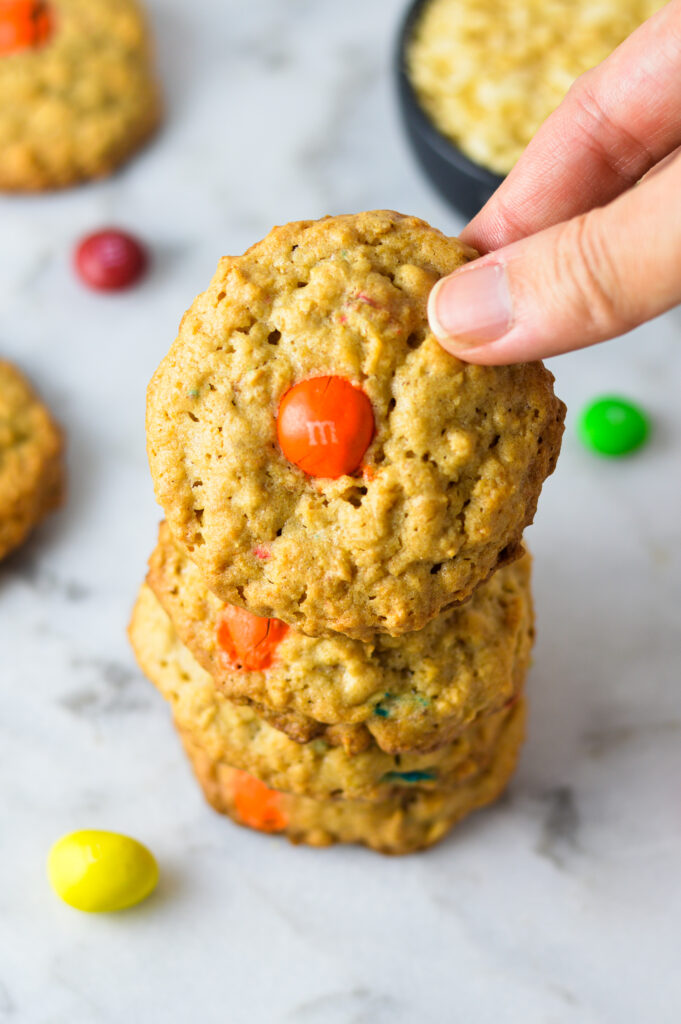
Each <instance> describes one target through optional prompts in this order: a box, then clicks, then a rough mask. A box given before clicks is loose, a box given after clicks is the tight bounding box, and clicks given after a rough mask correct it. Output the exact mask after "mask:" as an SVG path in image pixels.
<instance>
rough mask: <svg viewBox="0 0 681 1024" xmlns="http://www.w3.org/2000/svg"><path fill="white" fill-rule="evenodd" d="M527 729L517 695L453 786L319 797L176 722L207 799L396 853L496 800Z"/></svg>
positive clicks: (301, 833)
mask: <svg viewBox="0 0 681 1024" xmlns="http://www.w3.org/2000/svg"><path fill="white" fill-rule="evenodd" d="M524 734H525V702H524V701H523V700H521V701H519V702H518V703H517V704H516V705H515V707H514V709H513V712H512V714H511V715H510V717H509V719H508V721H507V723H506V725H505V726H504V729H503V730H502V732H501V735H500V736H499V739H498V742H497V745H496V748H495V750H494V753H493V755H492V759H491V761H490V762H489V764H488V765H487V767H486V768H485V769H484V770H483V771H482V772H481V773H480V774H478V775H475V776H474V777H473V778H471V779H469V780H467V781H464V782H462V783H461V784H460V785H457V786H453V787H451V788H450V789H439V790H437V789H436V790H433V791H431V792H423V791H418V790H411V791H409V792H404V793H402V794H398V795H395V796H391V797H388V798H387V799H385V800H382V801H380V802H378V803H371V802H369V801H366V800H316V799H314V798H312V797H308V796H294V795H292V794H290V793H281V792H279V791H277V790H274V789H269V788H268V787H267V786H265V785H264V783H262V782H260V781H259V780H258V779H255V778H254V777H253V776H251V775H248V774H247V773H245V772H243V771H239V770H238V769H234V768H232V767H230V766H229V765H228V764H227V763H226V762H224V761H216V760H214V759H213V758H212V757H211V755H210V754H209V753H208V752H207V751H206V750H205V749H204V748H203V747H202V746H201V743H200V741H197V739H196V738H195V737H194V735H193V734H192V733H191V732H185V731H184V730H182V729H181V730H180V736H181V738H182V742H183V744H184V747H185V750H186V752H187V754H188V756H189V759H190V761H191V763H192V767H193V769H194V772H195V774H196V776H197V778H198V780H199V783H200V785H201V788H202V790H203V793H204V796H205V797H206V800H207V801H208V803H210V804H211V805H212V806H213V807H214V808H215V810H216V811H219V812H220V813H221V814H227V815H229V817H230V818H232V820H233V821H235V822H237V823H238V824H239V825H245V826H247V827H248V828H253V829H257V830H258V831H261V832H271V833H276V832H278V833H282V834H284V835H286V836H287V838H288V839H290V840H291V841H292V842H293V843H307V844H308V845H310V846H329V845H331V844H332V843H363V844H364V845H365V846H369V847H371V848H372V849H373V850H377V851H378V852H379V853H393V854H398V853H414V852H416V851H417V850H422V849H425V848H426V847H428V846H432V845H433V844H434V843H437V842H438V841H439V840H440V839H442V838H444V836H445V835H446V834H447V832H448V831H449V830H450V829H451V828H452V827H453V826H454V825H455V824H456V823H457V822H458V821H460V820H461V819H462V818H464V817H465V816H466V815H467V814H470V813H471V812H472V811H475V810H477V809H478V808H480V807H483V806H484V805H485V804H489V803H491V802H492V801H493V800H496V799H497V797H498V796H500V794H501V793H502V792H503V790H504V789H505V788H506V786H507V784H508V782H509V780H510V777H511V775H512V774H513V771H514V769H515V765H516V761H517V757H518V752H519V750H520V746H521V744H522V741H523V738H524Z"/></svg>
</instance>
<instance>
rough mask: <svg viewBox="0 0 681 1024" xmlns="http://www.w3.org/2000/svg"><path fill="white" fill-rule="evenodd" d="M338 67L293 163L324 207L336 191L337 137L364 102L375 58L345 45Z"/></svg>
mask: <svg viewBox="0 0 681 1024" xmlns="http://www.w3.org/2000/svg"><path fill="white" fill-rule="evenodd" d="M338 59H339V62H340V70H339V72H338V77H337V81H336V83H335V86H334V88H333V90H332V91H331V95H330V97H329V106H328V115H327V117H326V120H325V121H324V123H323V125H321V126H317V129H316V131H315V134H314V136H313V137H312V138H309V139H308V140H307V142H304V143H303V144H302V146H301V148H300V149H299V151H298V155H297V159H296V162H297V163H298V164H299V167H300V172H301V175H302V176H303V177H304V178H307V179H308V180H309V179H311V183H312V185H313V187H314V188H315V189H316V190H317V194H318V196H319V199H320V202H321V203H322V205H323V206H324V208H325V209H327V210H328V211H329V213H331V212H340V211H337V210H335V203H336V197H337V190H336V189H335V188H334V183H333V179H334V172H335V173H336V174H337V173H338V162H337V158H338V149H339V139H341V138H342V136H343V135H344V133H345V132H346V131H347V130H348V129H349V128H351V125H352V119H353V117H354V115H355V113H356V112H357V110H358V109H359V107H360V105H361V104H362V103H363V102H365V99H366V95H367V93H368V92H370V90H371V86H372V85H373V83H374V81H375V80H376V78H377V77H378V75H379V72H380V68H379V67H378V66H377V64H376V60H375V57H374V55H373V54H372V53H370V52H369V51H367V50H364V49H361V48H360V47H359V46H346V47H343V48H342V49H341V50H339V52H338Z"/></svg>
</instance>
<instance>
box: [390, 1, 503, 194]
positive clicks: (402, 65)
mask: <svg viewBox="0 0 681 1024" xmlns="http://www.w3.org/2000/svg"><path fill="white" fill-rule="evenodd" d="M428 3H430V0H412V2H411V3H410V4H409V5H408V6H407V9H406V11H405V13H404V15H403V17H402V20H401V23H400V27H399V30H398V34H397V49H396V51H395V65H396V69H397V84H398V88H399V91H400V95H401V98H402V101H403V103H404V104H405V106H406V108H407V116H408V117H411V118H412V119H413V120H414V121H415V122H416V125H417V127H418V130H419V133H420V134H421V135H422V136H424V137H425V140H426V141H427V143H428V144H429V145H430V147H431V149H433V150H435V152H436V153H437V154H438V155H439V156H440V157H442V159H443V160H446V161H447V162H448V163H450V164H452V165H453V166H454V167H456V168H457V170H459V171H461V172H463V173H465V174H468V175H469V177H471V178H474V179H475V180H476V181H477V182H479V183H480V184H481V185H483V186H485V187H486V188H489V189H490V190H491V191H495V190H496V189H497V188H498V187H499V185H501V183H502V181H503V180H504V175H500V174H497V173H495V172H494V171H491V170H490V169H489V168H488V167H484V166H483V165H482V164H478V163H476V162H475V160H471V158H470V157H468V156H466V154H465V153H463V152H462V150H460V149H459V148H458V146H456V145H455V143H453V142H452V140H451V139H449V138H448V137H447V136H446V135H444V134H443V133H442V132H441V131H440V130H439V129H438V128H436V126H435V124H434V123H433V121H432V120H431V118H430V117H429V116H428V114H427V113H426V111H425V110H424V108H423V107H422V106H421V102H420V100H419V98H418V95H417V92H416V89H415V88H414V86H413V85H412V81H411V79H410V77H409V73H408V71H407V46H408V43H409V41H410V39H411V36H412V33H413V31H414V26H415V25H416V22H417V20H418V18H419V16H420V14H421V9H422V8H423V7H425V6H426V4H428Z"/></svg>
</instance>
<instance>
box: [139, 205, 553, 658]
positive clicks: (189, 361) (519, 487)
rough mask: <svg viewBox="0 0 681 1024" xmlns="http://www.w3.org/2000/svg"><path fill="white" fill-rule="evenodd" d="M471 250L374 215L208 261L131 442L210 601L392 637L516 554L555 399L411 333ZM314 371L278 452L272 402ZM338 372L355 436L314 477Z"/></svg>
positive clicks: (336, 429) (312, 627) (336, 425)
mask: <svg viewBox="0 0 681 1024" xmlns="http://www.w3.org/2000/svg"><path fill="white" fill-rule="evenodd" d="M472 255H473V253H472V251H471V250H468V249H466V248H465V247H464V246H463V245H462V244H461V243H459V242H458V240H456V239H451V238H446V237H445V236H444V235H442V234H441V233H440V232H438V231H436V230H435V229H433V228H431V227H430V226H429V225H427V224H425V223H424V222H423V221H419V220H417V219H416V218H413V217H403V216H401V215H399V214H395V213H392V212H389V211H374V212H371V213H364V214H358V215H356V216H347V217H333V218H327V219H325V220H322V221H317V222H301V223H298V224H290V225H287V226H286V227H283V228H276V229H274V231H272V232H271V233H270V235H268V236H267V238H265V239H264V240H263V241H262V242H259V243H258V244H257V245H254V246H253V247H252V248H251V249H249V250H248V252H247V253H245V254H244V255H243V256H241V257H236V258H232V257H226V258H225V259H223V260H222V261H221V263H220V266H219V269H218V272H217V274H216V275H215V277H214V278H213V281H212V283H211V285H210V287H209V288H208V290H207V291H206V292H205V293H204V294H203V295H201V296H199V298H198V299H197V300H196V301H195V303H194V305H193V306H192V308H191V309H190V310H189V312H188V313H187V314H186V315H185V317H184V319H183V321H182V325H181V328H180V334H179V337H178V339H177V341H176V342H175V344H174V345H173V346H172V348H171V350H170V352H169V354H168V356H167V357H166V359H165V360H164V361H163V362H162V364H161V366H160V367H159V369H158V371H157V372H156V374H155V376H154V378H153V380H152V382H151V384H150V387H149V397H148V407H147V410H148V411H147V434H148V451H149V458H150V463H151V469H152V475H153V477H154V484H155V490H156V496H157V498H158V500H159V502H160V504H161V506H162V507H163V509H164V511H165V513H166V517H167V520H168V523H169V526H170V529H171V531H172V533H173V535H174V537H175V539H176V540H177V541H178V542H179V543H180V544H181V545H183V546H184V548H185V549H186V550H187V551H188V552H189V553H190V555H191V557H192V559H194V560H195V561H196V563H197V565H198V566H199V567H200V569H201V572H202V574H203V575H204V578H205V579H206V582H207V583H208V585H209V586H210V587H211V589H212V590H214V591H215V592H216V593H217V594H218V595H219V596H220V597H221V598H222V599H223V600H225V601H227V602H230V603H232V604H237V605H242V606H244V607H247V608H249V609H250V610H251V611H253V612H255V613H256V614H258V615H263V616H272V617H276V618H279V619H282V620H284V621H285V622H287V623H289V624H291V625H293V626H296V627H297V628H298V629H300V630H301V631H303V632H306V633H308V634H310V635H312V636H319V635H324V634H327V635H328V634H329V633H331V632H334V631H336V632H340V633H344V634H346V635H348V636H353V637H357V638H361V639H369V638H370V637H371V636H372V635H373V634H374V633H376V632H382V633H388V634H391V635H401V634H403V633H406V632H409V631H411V630H415V629H420V628H421V627H423V626H424V625H425V624H426V623H427V622H428V621H429V620H430V619H432V618H433V617H434V616H435V615H436V614H437V613H438V612H439V611H441V610H443V609H445V608H447V607H451V606H453V605H454V604H456V603H458V602H460V601H462V600H463V599H465V598H467V597H468V596H469V595H470V594H471V592H472V591H473V589H474V588H475V587H476V586H477V585H478V584H479V583H480V582H481V581H482V580H484V579H485V578H486V577H487V576H488V575H489V574H490V573H491V572H492V571H493V570H494V569H496V568H497V567H498V566H499V564H500V563H501V562H503V561H504V560H505V559H507V558H509V557H511V556H513V555H514V554H515V553H516V552H517V550H518V545H519V543H520V539H521V535H522V531H523V528H524V527H525V525H527V523H529V522H531V521H532V518H533V515H534V512H535V508H536V503H537V499H538V496H539V491H540V489H541V484H542V482H543V480H544V478H545V477H546V476H547V474H548V473H550V472H551V471H552V470H553V467H554V465H555V460H556V458H557V454H558V449H559V447H560V438H561V435H562V429H563V426H562V421H563V416H564V407H563V405H562V403H561V402H559V401H558V400H557V399H556V398H555V396H554V394H553V388H552V382H553V378H552V376H551V374H550V373H549V372H548V371H547V370H546V369H545V368H544V367H543V366H542V365H541V364H539V363H532V364H525V365H519V366H507V367H482V366H473V365H467V364H464V363H461V362H459V361H458V360H457V359H455V358H454V357H452V356H450V355H448V354H447V353H446V352H444V351H443V349H442V348H441V347H440V346H439V345H438V344H437V342H436V341H435V338H434V337H433V336H432V334H431V333H430V332H429V329H428V325H427V318H426V303H427V298H428V293H429V291H430V289H431V287H432V285H433V284H434V282H435V281H436V280H437V279H438V278H439V277H440V276H442V275H443V274H445V273H447V272H449V271H451V270H452V269H454V268H455V267H457V266H460V265H461V264H462V263H464V262H465V261H466V260H467V259H469V258H470V257H471V256H472ZM320 379H321V380H323V381H332V382H335V383H333V384H330V385H329V393H332V394H333V395H334V401H333V404H332V408H330V409H329V410H328V412H327V413H324V411H323V405H320V404H319V403H320V402H323V398H324V392H325V388H326V386H327V385H326V384H324V387H322V388H321V389H318V392H317V393H316V394H315V395H309V396H308V398H309V399H310V401H309V403H308V408H309V409H310V410H311V412H310V417H309V418H308V419H307V420H306V419H305V408H304V407H303V406H301V407H300V408H301V409H302V412H300V415H301V416H302V420H300V421H299V423H298V427H299V428H300V430H299V435H298V436H297V437H294V436H293V434H294V427H295V424H294V425H293V426H292V425H291V424H290V423H288V422H287V423H286V425H285V430H284V434H285V435H286V437H287V438H288V441H294V442H295V444H288V445H287V444H286V442H284V445H283V447H282V430H281V422H278V416H279V413H280V409H281V405H282V399H284V397H285V396H288V395H289V393H290V392H291V389H293V388H294V387H298V386H299V385H300V384H301V383H304V382H309V381H311V380H314V381H319V380H320ZM339 381H341V382H345V383H346V384H348V385H350V386H351V388H353V389H355V390H356V391H358V392H361V393H362V395H364V396H365V397H366V399H368V401H369V403H370V407H371V411H372V415H373V421H374V422H373V434H372V439H371V442H370V443H369V445H368V447H367V448H366V450H365V452H364V454H363V456H362V457H361V462H360V466H359V469H357V470H354V471H353V472H352V473H345V474H341V475H339V476H335V477H325V476H323V475H320V466H321V467H323V464H324V459H322V460H321V462H320V460H319V458H318V456H319V453H320V449H324V448H326V449H328V450H329V451H331V450H332V449H333V450H334V452H335V447H336V446H338V445H340V444H341V443H342V441H343V439H344V437H345V435H344V428H345V422H344V420H343V418H342V410H343V402H344V401H347V403H348V405H349V406H352V410H351V411H352V413H353V415H355V414H356V415H357V416H358V417H359V419H358V423H359V422H360V421H361V420H362V417H361V410H358V409H357V408H355V406H356V405H357V403H356V402H354V401H352V395H350V397H349V399H348V397H347V394H346V397H345V399H343V398H342V396H340V390H341V389H340V386H339V385H338V382H339ZM320 410H322V411H320ZM299 411H300V410H298V411H296V415H298V412H299ZM322 415H327V417H328V418H327V419H322V418H321V416H322ZM301 424H302V425H301ZM278 428H279V429H278ZM358 429H359V428H358ZM301 434H302V441H301V436H300V435H301ZM306 435H307V441H308V446H309V452H310V453H311V454H312V455H313V456H314V458H313V460H312V461H306V460H305V459H304V458H303V459H301V456H300V450H299V449H300V445H301V444H303V443H304V442H305V436H306ZM346 440H347V439H346ZM285 451H286V452H287V453H288V454H289V455H291V458H287V457H286V454H285V453H284V452H285ZM341 454H342V453H341ZM351 454H352V456H353V457H352V459H350V460H349V461H348V462H347V463H346V465H352V464H353V462H354V461H356V457H357V453H356V452H353V453H351ZM327 462H328V463H329V464H331V463H332V464H333V467H334V472H335V471H336V469H337V468H338V466H339V465H342V464H343V460H342V459H340V460H335V459H333V460H327ZM301 465H302V466H304V467H307V468H308V470H310V469H311V468H313V469H314V474H315V475H310V472H306V471H305V470H304V469H301V468H300V467H301Z"/></svg>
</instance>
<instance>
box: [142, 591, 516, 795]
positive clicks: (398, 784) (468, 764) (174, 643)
mask: <svg viewBox="0 0 681 1024" xmlns="http://www.w3.org/2000/svg"><path fill="white" fill-rule="evenodd" d="M129 635H130V641H131V643H132V646H133V648H134V650H135V654H136V656H137V660H138V662H139V665H140V667H141V669H142V671H143V672H144V674H145V675H146V676H147V677H148V678H149V679H150V680H151V682H152V683H153V684H154V686H156V687H157V689H158V690H159V691H160V692H161V694H162V695H163V696H164V697H165V699H166V700H167V701H168V702H169V704H170V706H171V709H172V713H173V718H174V719H175V723H176V725H177V726H178V728H180V729H182V730H185V731H188V732H191V733H192V735H193V737H194V739H195V740H196V741H197V742H198V743H199V744H200V746H201V747H202V749H203V750H204V751H206V752H207V753H208V754H209V756H210V757H211V758H212V759H213V760H215V761H224V762H226V763H227V764H229V765H231V766H232V767H233V768H238V769H240V770H242V771H246V772H249V773H250V774H251V775H254V776H255V777H256V778H258V779H260V780H261V781H262V782H264V783H265V784H266V785H267V786H269V787H271V788H274V789H277V790H282V791H284V792H287V793H294V794H297V795H299V796H310V797H314V798H315V799H338V798H342V799H352V800H356V799H362V800H372V801H378V800H385V799H387V798H390V797H392V796H397V795H404V794H405V792H406V791H411V790H414V789H416V790H418V791H425V790H433V789H443V788H449V787H451V786H454V785H459V784H461V783H464V782H468V781H471V780H472V779H474V778H475V777H476V776H478V775H480V774H481V773H482V772H483V771H485V770H486V768H487V767H488V765H489V763H490V761H491V759H492V757H493V754H494V751H495V749H496V746H497V743H498V742H499V738H500V736H501V735H502V733H503V731H504V729H505V728H506V725H507V724H508V721H509V719H510V716H511V715H512V714H513V713H514V710H513V709H514V707H515V701H514V702H513V704H511V705H510V706H509V707H507V708H504V709H503V710H501V711H497V712H495V713H494V714H488V715H485V716H481V717H480V718H479V719H476V720H475V721H474V722H473V723H471V724H470V725H469V726H468V727H467V728H466V729H465V730H464V731H463V732H462V733H460V734H459V735H458V736H457V737H456V739H454V740H452V741H451V742H450V743H448V744H445V745H443V746H441V747H438V749H437V750H434V751H430V752H428V753H418V752H408V753H405V754H398V755H394V756H393V755H390V754H387V753H385V751H382V750H381V749H380V748H379V747H378V746H377V744H376V743H375V742H372V743H370V744H369V745H368V746H367V748H366V749H365V750H362V751H361V752H359V753H356V754H354V755H353V754H348V753H347V752H346V751H345V750H344V749H343V748H342V747H334V746H331V745H330V744H329V743H327V742H325V741H324V740H323V739H315V740H312V741H310V742H309V743H304V744H300V743H295V742H294V741H293V740H291V739H289V738H288V737H287V736H285V735H284V733H283V732H280V731H279V730H278V729H274V728H272V726H271V725H268V723H267V722H266V721H265V720H264V719H263V718H261V717H260V716H259V715H258V714H256V712H255V711H253V709H252V708H250V707H247V706H240V705H237V704H234V703H232V701H230V700H228V699H227V698H226V697H225V696H224V695H223V694H222V693H221V692H220V691H219V690H218V689H217V688H216V686H215V684H214V682H213V679H212V677H211V676H210V675H209V674H208V673H207V672H206V671H205V670H204V669H202V668H201V666H200V665H199V664H198V663H197V661H196V660H195V659H194V658H193V657H192V655H191V654H190V652H189V650H188V649H187V648H186V647H185V646H184V644H182V643H181V642H180V639H179V637H178V635H177V632H176V631H175V628H174V626H173V624H172V622H171V620H170V618H169V617H168V615H167V614H166V613H165V612H164V610H163V608H162V606H161V605H160V604H159V602H158V600H157V599H156V598H155V597H154V595H153V593H152V591H151V590H150V589H149V587H147V586H143V587H142V588H141V590H140V594H139V597H138V600H137V604H136V605H135V609H134V612H133V615H132V620H131V623H130V629H129ZM518 699H519V698H518Z"/></svg>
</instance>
